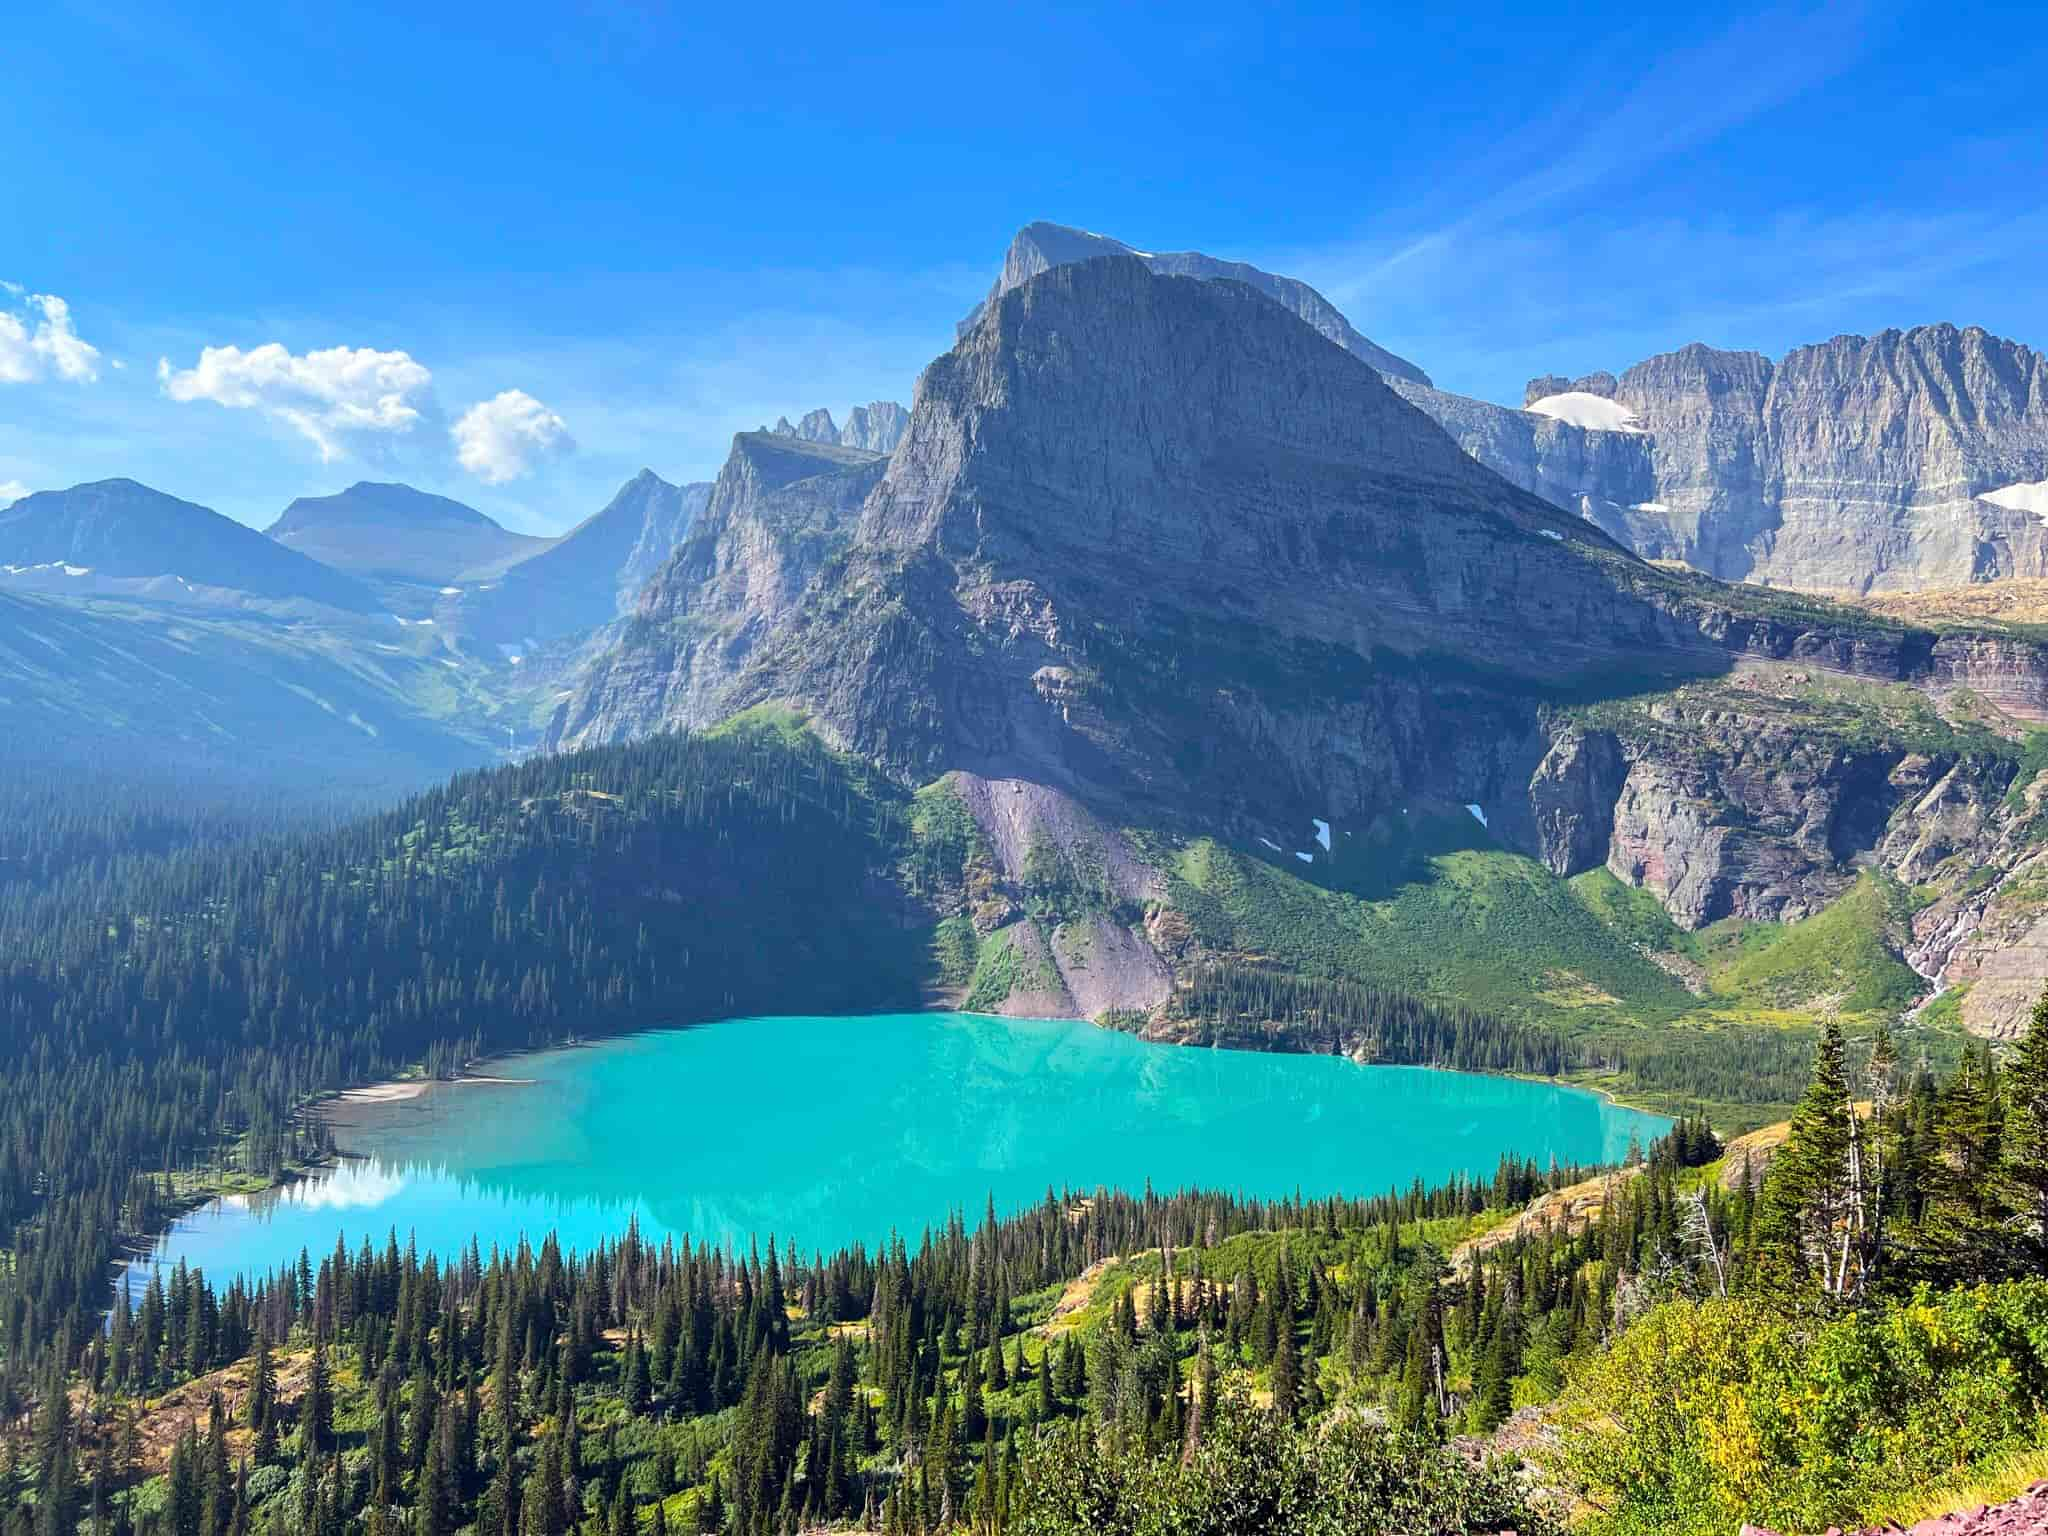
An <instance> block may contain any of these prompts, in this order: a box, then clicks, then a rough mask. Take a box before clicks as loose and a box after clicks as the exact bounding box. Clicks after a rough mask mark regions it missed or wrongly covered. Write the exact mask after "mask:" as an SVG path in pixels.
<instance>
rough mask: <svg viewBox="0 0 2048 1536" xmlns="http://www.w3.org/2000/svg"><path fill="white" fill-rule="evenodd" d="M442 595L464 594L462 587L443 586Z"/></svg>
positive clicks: (456, 595)
mask: <svg viewBox="0 0 2048 1536" xmlns="http://www.w3.org/2000/svg"><path fill="white" fill-rule="evenodd" d="M441 595H442V596H443V597H460V596H462V588H460V587H443V588H442V589H441Z"/></svg>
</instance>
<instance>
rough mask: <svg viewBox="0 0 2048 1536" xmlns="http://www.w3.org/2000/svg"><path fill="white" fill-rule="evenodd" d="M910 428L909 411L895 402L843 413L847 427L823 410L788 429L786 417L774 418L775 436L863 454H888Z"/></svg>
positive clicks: (763, 429) (869, 405)
mask: <svg viewBox="0 0 2048 1536" xmlns="http://www.w3.org/2000/svg"><path fill="white" fill-rule="evenodd" d="M909 425H910V412H908V411H906V410H904V409H903V407H902V406H900V405H898V404H897V403H896V402H895V401H894V400H876V401H873V402H871V403H870V404H867V405H856V406H855V407H854V408H853V409H852V410H851V411H849V412H847V414H846V425H845V426H843V427H842V426H839V425H838V424H836V423H835V422H834V421H833V420H832V413H831V412H830V411H828V410H825V409H824V408H823V407H820V408H819V409H817V410H815V411H811V412H808V413H807V414H806V415H805V416H804V419H803V420H802V421H800V422H798V423H797V424H796V425H795V426H791V425H790V422H789V418H788V417H787V416H779V417H777V418H776V421H775V425H774V427H773V428H768V427H763V428H762V429H761V430H762V431H764V432H766V431H773V432H774V433H775V435H776V436H777V437H794V438H800V439H802V440H803V441H804V442H807V443H825V444H833V445H837V446H838V447H841V448H858V449H860V450H861V451H862V452H863V453H881V454H890V453H894V452H895V451H896V445H897V444H898V443H900V442H901V441H903V433H904V430H905V429H906V428H907V427H908V426H909Z"/></svg>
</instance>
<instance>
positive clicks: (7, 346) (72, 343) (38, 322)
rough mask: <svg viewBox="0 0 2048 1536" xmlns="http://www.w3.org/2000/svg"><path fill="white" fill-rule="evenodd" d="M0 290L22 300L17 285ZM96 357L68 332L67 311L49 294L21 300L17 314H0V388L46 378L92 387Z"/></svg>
mask: <svg viewBox="0 0 2048 1536" xmlns="http://www.w3.org/2000/svg"><path fill="white" fill-rule="evenodd" d="M0 287H4V288H5V289H6V291H7V292H8V294H9V295H11V296H14V297H17V298H20V297H22V296H23V290H22V288H21V286H20V285H19V284H17V283H6V284H0ZM24 316H26V317H27V321H26V322H24V319H23V317H24ZM99 356H100V349H99V348H98V347H95V346H94V345H93V344H92V343H91V342H89V341H86V340H85V339H84V338H82V337H81V336H80V335H79V334H78V332H77V331H76V330H75V329H73V327H72V324H71V306H70V305H69V304H67V303H65V301H64V300H62V299H60V298H58V297H57V296H56V295H55V294H54V293H31V294H28V295H26V298H25V301H24V303H23V305H22V306H21V310H20V313H13V312H10V311H8V310H5V309H0V384H26V383H29V382H30V381H31V380H34V379H40V378H44V377H46V376H47V375H49V374H50V373H52V372H54V373H55V374H56V375H57V377H59V378H61V379H66V380H69V381H70V382H71V383H73V384H91V383H95V382H96V381H97V380H98V379H99V376H100V373H99V367H98V363H99Z"/></svg>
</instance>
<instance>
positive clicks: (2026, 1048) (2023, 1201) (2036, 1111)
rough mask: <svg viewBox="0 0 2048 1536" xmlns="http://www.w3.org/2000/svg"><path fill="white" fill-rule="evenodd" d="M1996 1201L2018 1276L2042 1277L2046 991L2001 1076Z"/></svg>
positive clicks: (2047, 1171) (2045, 1261)
mask: <svg viewBox="0 0 2048 1536" xmlns="http://www.w3.org/2000/svg"><path fill="white" fill-rule="evenodd" d="M2004 1085H2005V1103H2006V1111H2005V1123H2004V1125H2003V1126H2002V1128H2001V1131H2000V1136H1999V1178H1998V1197H1999V1201H2000V1203H2001V1205H2002V1206H2003V1207H2004V1210H2005V1212H2006V1213H2007V1221H2008V1226H2009V1231H2010V1241H2011V1250H2010V1253H2011V1257H2012V1258H2013V1259H2014V1260H2015V1261H2016V1265H2015V1267H2016V1268H2018V1269H2020V1270H2021V1271H2022V1272H2028V1271H2031V1272H2032V1273H2035V1274H2040V1273H2043V1272H2048V991H2044V992H2043V993H2042V994H2041V996H2040V998H2039V999H2038V1000H2037V1001H2036V1002H2035V1004H2034V1012H2033V1016H2032V1018H2030V1019H2029V1020H2028V1022H2027V1033H2026V1035H2025V1037H2024V1038H2023V1039H2022V1040H2021V1041H2020V1048H2019V1050H2018V1051H2017V1052H2016V1053H2014V1055H2013V1057H2012V1059H2011V1060H2010V1061H2009V1062H2007V1064H2006V1068H2005V1072H2004Z"/></svg>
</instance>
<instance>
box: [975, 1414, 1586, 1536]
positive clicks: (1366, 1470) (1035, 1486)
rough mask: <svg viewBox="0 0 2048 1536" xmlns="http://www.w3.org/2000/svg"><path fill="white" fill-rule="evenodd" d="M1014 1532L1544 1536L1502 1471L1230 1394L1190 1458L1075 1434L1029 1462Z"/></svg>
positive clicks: (1351, 1423) (1373, 1430)
mask: <svg viewBox="0 0 2048 1536" xmlns="http://www.w3.org/2000/svg"><path fill="white" fill-rule="evenodd" d="M1024 1474H1025V1475H1024V1492H1023V1500H1022V1507H1021V1509H1020V1510H1019V1512H1018V1514H1017V1515H1016V1517H1015V1518H1014V1520H1013V1521H1012V1523H1011V1524H1010V1526H1009V1530H1010V1531H1011V1532H1012V1536H1269V1533H1270V1536H1279V1533H1282V1532H1285V1533H1287V1536H1375V1533H1379V1532H1396V1531H1399V1532H1404V1533H1408V1536H1452V1533H1459V1536H1462V1533H1465V1532H1481V1531H1506V1530H1514V1531H1520V1532H1523V1533H1525V1536H1526V1533H1530V1532H1540V1531H1543V1530H1545V1529H1546V1524H1545V1522H1544V1521H1543V1520H1542V1518H1541V1517H1540V1516H1538V1515H1537V1514H1536V1513H1535V1512H1534V1511H1532V1510H1531V1509H1530V1508H1529V1506H1528V1503H1527V1501H1526V1500H1525V1498H1524V1496H1523V1493H1522V1490H1521V1487H1520V1484H1519V1483H1518V1481H1517V1479H1516V1477H1515V1474H1514V1472H1513V1470H1512V1469H1511V1468H1510V1466H1509V1465H1508V1464H1507V1463H1505V1462H1490V1463H1488V1464H1487V1465H1485V1466H1474V1465H1473V1464H1472V1463H1471V1462H1469V1461H1467V1460H1466V1459H1465V1458H1464V1457H1463V1456H1461V1455H1459V1454H1458V1453H1457V1452H1456V1451H1454V1450H1451V1449H1449V1448H1447V1447H1445V1446H1441V1445H1438V1444H1436V1443H1434V1442H1432V1441H1429V1440H1426V1439H1422V1438H1420V1437H1417V1436H1415V1435H1411V1434H1407V1433H1404V1432H1402V1431H1398V1430H1391V1429H1388V1428H1386V1427H1385V1426H1383V1425H1379V1424H1375V1423H1370V1422H1367V1421H1366V1420H1364V1419H1361V1418H1358V1417H1357V1416H1355V1415H1342V1416H1339V1417H1337V1418H1335V1419H1332V1420H1328V1421H1325V1422H1323V1423H1320V1424H1315V1425H1311V1426H1308V1427H1305V1428H1304V1427H1298V1426H1295V1425H1291V1424H1288V1423H1286V1422H1284V1421H1283V1420H1282V1419H1281V1418H1280V1417H1279V1416H1278V1415H1276V1414H1273V1413H1271V1412H1268V1411H1266V1410H1264V1409H1261V1408H1256V1407H1253V1406H1252V1405H1251V1404H1250V1403H1249V1402H1248V1401H1246V1400H1245V1399H1244V1398H1243V1397H1242V1396H1241V1395H1238V1394H1231V1395H1228V1396H1226V1397H1225V1398H1224V1399H1223V1400H1222V1401H1221V1402H1220V1403H1219V1404H1218V1405H1217V1413H1216V1417H1215V1420H1214V1422H1213V1423H1212V1424H1211V1425H1210V1427H1209V1432H1208V1433H1207V1434H1206V1435H1205V1436H1204V1437H1203V1440H1202V1443H1201V1445H1200V1446H1199V1448H1198V1449H1197V1450H1196V1451H1195V1453H1194V1455H1193V1456H1191V1457H1188V1458H1186V1459H1185V1460H1184V1459H1183V1458H1182V1456H1181V1455H1179V1454H1178V1453H1177V1451H1176V1450H1173V1449H1169V1450H1167V1451H1165V1452H1164V1453H1161V1454H1153V1453H1151V1452H1147V1451H1145V1450H1142V1449H1130V1450H1119V1449H1116V1448H1113V1447H1110V1446H1107V1445H1105V1444H1103V1443H1102V1442H1101V1441H1100V1440H1099V1439H1098V1438H1097V1437H1096V1436H1095V1435H1094V1434H1093V1433H1092V1432H1091V1431H1089V1430H1087V1429H1084V1428H1082V1427H1080V1426H1074V1425H1066V1426H1061V1427H1059V1428H1056V1429H1052V1430H1048V1431H1046V1432H1044V1433H1043V1434H1042V1435H1041V1436H1040V1438H1039V1439H1038V1440H1037V1442H1036V1443H1035V1444H1034V1446H1033V1447H1032V1449H1031V1452H1030V1454H1029V1456H1028V1457H1027V1459H1026V1462H1025V1466H1024Z"/></svg>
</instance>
